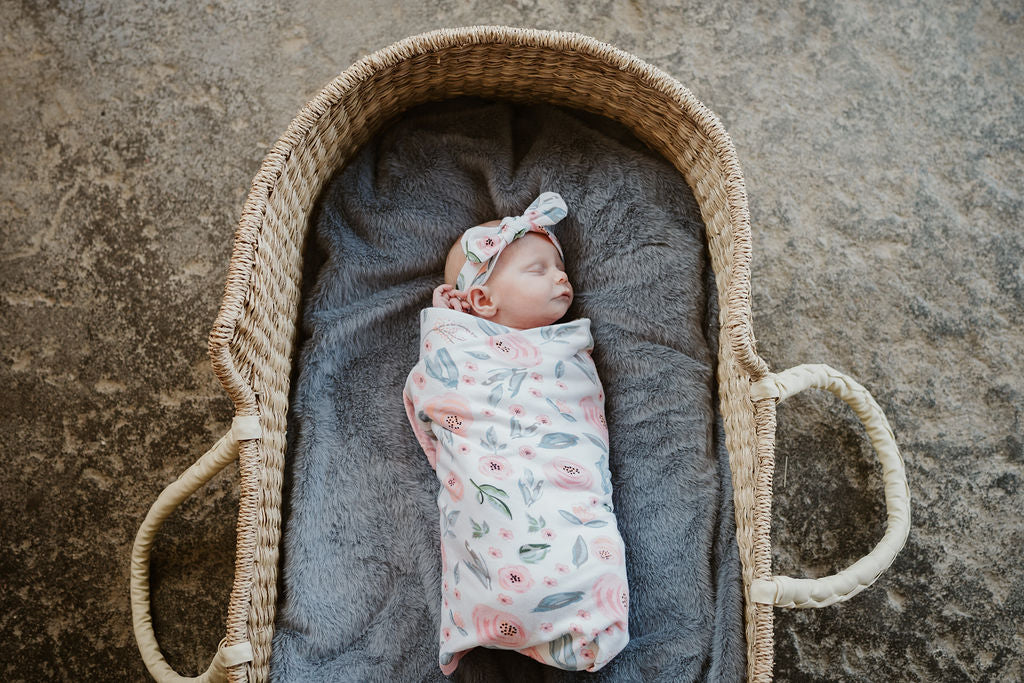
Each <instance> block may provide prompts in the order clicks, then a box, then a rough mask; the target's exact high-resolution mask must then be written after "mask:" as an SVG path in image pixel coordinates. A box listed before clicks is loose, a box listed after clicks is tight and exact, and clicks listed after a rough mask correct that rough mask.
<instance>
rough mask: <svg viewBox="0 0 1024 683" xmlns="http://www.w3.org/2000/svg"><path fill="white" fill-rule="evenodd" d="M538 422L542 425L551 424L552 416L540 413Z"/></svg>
mask: <svg viewBox="0 0 1024 683" xmlns="http://www.w3.org/2000/svg"><path fill="white" fill-rule="evenodd" d="M537 422H538V423H540V424H542V425H549V424H551V418H550V417H548V416H547V415H538V416H537Z"/></svg>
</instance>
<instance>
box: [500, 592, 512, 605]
mask: <svg viewBox="0 0 1024 683" xmlns="http://www.w3.org/2000/svg"><path fill="white" fill-rule="evenodd" d="M498 602H500V603H501V604H503V605H511V604H512V598H510V597H509V596H507V595H505V594H504V593H498Z"/></svg>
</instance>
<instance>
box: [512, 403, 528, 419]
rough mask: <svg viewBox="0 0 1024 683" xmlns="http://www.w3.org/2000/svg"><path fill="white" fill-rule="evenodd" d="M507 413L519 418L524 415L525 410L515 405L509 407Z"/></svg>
mask: <svg viewBox="0 0 1024 683" xmlns="http://www.w3.org/2000/svg"><path fill="white" fill-rule="evenodd" d="M508 412H510V413H512V415H513V416H514V417H520V416H521V415H525V414H526V409H525V408H523V407H522V406H521V405H519V404H518V403H517V404H516V405H514V406H509V407H508Z"/></svg>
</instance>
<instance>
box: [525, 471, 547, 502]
mask: <svg viewBox="0 0 1024 683" xmlns="http://www.w3.org/2000/svg"><path fill="white" fill-rule="evenodd" d="M542 486H544V480H543V479H541V480H539V481H534V477H533V472H532V471H531V470H530V468H526V469H525V470H524V472H523V476H522V477H520V478H519V492H520V493H521V494H523V503H525V504H526V507H530V506H531V505H533V504H534V503H536V502H537V501H538V500H539V499H540V494H541V487H542Z"/></svg>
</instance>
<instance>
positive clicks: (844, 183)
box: [0, 0, 1024, 681]
mask: <svg viewBox="0 0 1024 683" xmlns="http://www.w3.org/2000/svg"><path fill="white" fill-rule="evenodd" d="M271 5H276V6H271ZM1022 14H1024V6H1022V5H1021V3H1020V2H1019V1H1018V2H990V1H986V0H983V1H982V2H979V3H952V2H950V3H945V4H943V3H938V2H935V3H921V2H914V1H913V0H894V1H893V2H871V1H867V0H861V1H860V2H840V3H831V2H822V3H807V2H799V3H797V2H792V3H791V2H784V1H781V0H768V1H767V2H761V3H747V2H735V3H726V2H696V1H693V0H687V1H684V2H647V1H645V0H639V1H634V2H612V1H610V0H577V1H575V2H571V3H564V4H563V3H546V2H537V1H536V0H522V1H520V2H507V3H506V2H498V1H497V0H470V1H469V2H464V1H458V2H457V1H455V0H439V1H437V2H432V3H402V2H398V1H396V0H382V1H381V2H371V3H355V2H351V1H350V0H342V1H341V2H338V1H336V0H298V1H297V2H291V3H242V2H222V1H221V0H211V1H209V2H201V3H193V2H171V1H154V2H147V3H141V4H138V3H123V2H112V1H109V0H108V1H106V2H95V1H82V2H58V1H56V0H54V1H50V2H46V1H43V2H35V1H33V2H28V1H24V0H23V1H20V2H19V1H18V0H2V1H0V26H3V32H2V40H0V131H2V135H3V136H4V138H5V139H6V143H5V146H4V153H3V157H2V160H0V188H2V193H0V225H2V245H3V247H2V249H0V263H2V266H0V385H2V387H3V392H2V394H0V396H2V399H0V401H2V404H0V405H2V410H0V420H2V429H0V448H2V452H3V453H4V456H5V457H4V458H3V462H2V464H0V500H2V516H0V529H2V531H0V539H2V544H3V547H2V552H0V604H2V607H3V609H2V610H0V628H2V632H3V638H2V640H0V678H2V679H4V680H11V681H15V680H72V679H75V680H85V679H88V680H144V679H145V677H146V674H145V669H144V667H143V665H142V662H141V660H140V658H139V655H138V652H137V650H136V646H135V641H134V639H133V636H132V632H131V619H130V614H129V609H128V576H129V554H130V550H131V542H132V539H133V538H134V535H135V531H136V529H137V527H138V525H139V523H140V522H141V520H142V518H143V517H144V515H145V512H146V510H147V508H148V506H149V504H150V503H151V502H152V500H153V499H155V497H156V495H157V494H158V492H159V491H160V490H161V488H162V487H164V486H165V485H166V484H167V483H169V482H170V481H171V480H173V479H174V477H175V476H177V474H178V473H179V472H181V471H182V470H184V469H185V468H186V467H187V466H188V465H189V464H190V463H191V462H192V461H193V460H194V459H195V458H196V457H198V456H199V455H200V454H201V453H202V452H203V451H205V450H206V449H207V448H208V447H209V446H210V445H211V444H212V443H213V442H214V441H215V439H216V438H217V437H218V436H219V435H220V434H221V433H222V432H223V431H225V430H226V428H227V426H228V424H229V421H230V418H231V414H232V409H231V406H230V403H229V401H228V399H227V397H226V395H225V394H224V393H223V391H222V390H221V388H220V385H219V383H218V382H217V380H216V379H215V377H214V375H213V372H212V370H211V367H210V364H209V361H208V359H207V355H206V338H207V334H208V332H209V329H210V326H211V324H212V322H213V319H214V316H215V313H216V310H217V307H218V303H219V301H220V298H221V294H222V293H223V288H224V281H225V276H226V273H227V263H228V258H229V254H230V249H231V240H232V233H233V230H234V224H235V222H236V220H237V218H238V216H239V214H240V211H241V208H242V204H243V202H244V199H245V196H246V193H247V191H248V187H249V183H250V181H251V179H252V177H253V175H254V174H255V172H256V169H257V167H258V165H259V163H260V161H261V159H262V157H263V155H264V154H265V153H266V151H267V150H268V148H269V147H270V145H271V144H272V143H273V142H274V140H275V139H276V138H277V136H279V135H280V134H281V133H282V132H283V131H284V130H285V128H286V127H287V125H288V122H289V121H290V120H291V118H292V117H293V116H294V115H295V114H296V113H297V112H298V111H299V109H300V108H301V107H302V105H303V104H304V103H305V102H306V101H307V100H308V99H310V98H311V97H312V96H313V95H315V94H316V92H318V91H319V89H320V88H321V87H323V85H325V84H326V83H327V82H328V81H330V80H331V79H332V78H333V77H334V76H336V75H337V74H338V73H339V72H340V71H342V70H343V69H345V68H346V67H347V66H348V65H349V64H351V63H352V62H353V61H355V60H356V59H358V58H359V57H361V56H363V55H364V54H367V53H369V52H372V51H374V50H376V49H378V48H381V47H384V46H386V45H388V44H390V43H392V42H394V41H396V40H399V39H401V38H404V37H406V36H409V35H413V34H416V33H420V32H422V31H426V30H430V29H434V28H441V27H446V26H466V25H475V24H504V25H513V26H528V27H534V28H545V29H563V30H572V31H578V32H580V33H584V34H587V35H590V36H593V37H595V38H598V39H600V40H604V41H607V42H609V43H612V44H613V45H616V46H617V47H620V48H622V49H624V50H627V51H629V52H631V53H633V54H635V55H637V56H638V57H640V58H642V59H645V60H647V61H649V62H651V63H652V64H654V65H656V66H658V67H661V68H662V69H664V70H665V71H667V72H669V73H670V74H672V75H673V76H675V77H676V78H678V79H679V80H680V81H681V82H682V83H683V84H684V85H686V86H688V87H689V88H690V89H691V90H692V91H693V92H694V93H695V94H696V96H697V97H698V98H699V99H700V100H702V101H703V102H704V103H705V104H707V105H708V107H710V108H711V109H712V110H713V111H714V112H715V113H716V114H718V115H719V117H721V119H722V121H723V123H724V124H725V127H726V130H727V131H728V132H729V134H730V135H731V137H732V140H733V142H734V143H735V146H736V149H737V151H738V154H739V158H740V161H741V163H742V165H743V172H744V176H745V178H746V183H747V192H748V196H749V201H750V211H751V222H752V227H753V235H754V259H753V266H752V267H753V275H752V278H753V308H754V330H755V334H756V336H757V338H758V343H759V350H760V352H761V353H762V355H763V356H764V357H765V358H766V359H767V360H768V362H769V363H770V364H771V366H772V367H773V369H776V370H782V369H785V368H787V367H790V366H793V365H797V364H800V363H808V362H824V363H828V364H830V365H832V366H834V367H836V368H838V369H840V370H843V371H844V372H846V373H848V374H850V375H851V376H853V377H855V378H857V379H858V380H859V381H860V382H861V383H863V384H864V385H865V386H867V387H868V388H869V389H870V390H871V391H872V392H873V393H874V396H875V397H876V399H877V400H878V402H879V403H880V404H881V406H882V407H883V408H884V409H885V411H886V413H887V414H888V416H889V419H890V421H891V423H892V426H893V429H894V430H895V433H896V436H897V440H898V442H899V444H900V446H901V448H902V450H903V454H904V457H905V459H906V465H907V473H908V477H909V480H910V485H911V490H912V494H913V529H912V531H911V535H910V539H909V541H908V543H907V546H906V548H905V549H904V550H903V552H902V553H901V554H900V556H899V557H898V558H897V560H896V562H895V564H894V565H893V566H892V568H891V569H890V570H889V572H888V573H886V574H885V575H883V577H882V578H881V579H880V580H879V581H878V582H877V583H876V584H875V585H874V586H873V587H871V588H870V589H869V590H866V591H865V592H864V593H862V594H861V595H859V596H857V597H856V598H854V599H853V600H851V601H849V602H847V603H843V604H840V605H837V606H833V607H830V608H826V609H822V610H814V611H784V610H777V612H776V668H775V672H776V675H777V677H778V679H780V680H808V679H814V680H859V681H885V680H928V681H960V680H964V681H966V680H994V681H1004V680H1020V679H1021V677H1022V676H1024V668H1022V651H1024V642H1022V631H1021V626H1020V624H1021V623H1022V622H1024V570H1022V566H1024V549H1022V548H1024V530H1022V525H1021V510H1022V509H1024V505H1022V503H1024V495H1022V494H1024V486H1022V477H1024V425H1022V396H1024V367H1022V362H1021V353H1022V351H1024V334H1022V333H1024V329H1022V328H1024V267H1022V250H1024V232H1022V227H1021V226H1022V219H1024V215H1022V214H1024V191H1022V185H1024V182H1022V170H1024V169H1022V166H1024V154H1022V140H1024V86H1022V83H1024V60H1021V46H1022V45H1024V19H1022ZM777 458H778V459H777V469H776V478H775V500H774V511H773V527H772V536H773V543H774V551H773V558H772V559H773V563H774V567H775V570H776V571H777V572H779V573H786V574H790V575H794V576H822V575H825V574H828V573H831V572H833V571H836V570H838V569H841V568H843V567H844V566H846V565H848V564H850V563H851V562H853V561H854V560H856V559H857V558H858V557H860V556H861V555H862V554H864V553H866V552H867V551H868V550H870V548H871V547H872V546H873V544H874V543H875V542H876V540H877V539H879V538H880V537H881V534H882V529H883V528H884V506H883V503H882V491H881V485H880V480H879V473H880V469H879V467H878V465H877V464H876V463H875V462H874V460H873V454H872V452H871V450H870V447H869V446H868V445H867V442H866V440H865V436H864V432H863V429H862V427H861V426H860V424H859V423H858V422H857V420H856V418H855V417H854V416H853V414H852V413H851V412H850V411H849V410H848V409H847V408H846V406H845V404H843V403H841V402H840V401H839V400H838V399H835V398H833V397H831V395H828V394H823V393H820V392H808V393H806V394H801V395H799V396H797V397H795V398H793V399H791V400H790V401H787V402H786V403H785V404H783V405H782V406H781V407H780V410H779V429H778V451H777ZM236 487H237V474H236V473H235V472H231V471H229V472H228V473H225V474H224V475H221V477H219V478H218V479H216V480H215V481H214V482H213V483H211V484H210V485H209V486H208V487H207V488H206V489H204V490H203V491H202V493H201V495H198V496H196V497H195V498H194V499H192V500H190V501H188V502H187V503H186V504H185V505H184V506H183V507H182V509H181V510H180V511H179V512H178V513H177V514H176V515H175V516H174V517H173V518H172V519H171V520H170V521H169V522H168V524H167V525H166V526H165V528H164V530H163V531H162V532H161V533H160V535H159V538H158V540H157V548H156V551H155V554H154V558H153V563H154V566H153V570H154V572H155V577H154V590H155V596H154V615H155V621H156V627H157V632H158V634H159V635H160V637H161V640H162V642H163V645H164V649H165V652H166V653H167V656H168V659H169V660H170V661H171V662H172V663H173V664H174V665H175V666H176V667H177V668H178V669H179V670H181V671H183V672H186V673H190V674H192V675H195V674H196V673H198V672H199V671H200V670H201V669H202V668H205V665H206V663H207V660H208V659H209V658H210V657H211V655H212V653H213V652H214V649H215V647H216V645H217V642H218V641H219V640H220V638H221V635H222V631H223V625H224V618H225V613H226V607H227V598H228V591H229V588H230V584H231V578H232V570H233V551H234V525H235V515H236V511H237V499H238V494H237V490H236Z"/></svg>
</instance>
